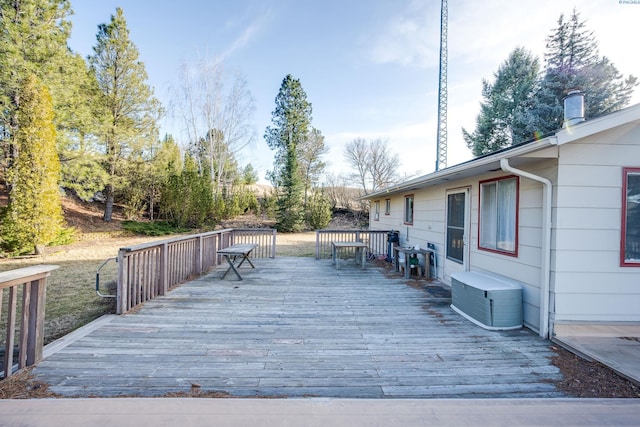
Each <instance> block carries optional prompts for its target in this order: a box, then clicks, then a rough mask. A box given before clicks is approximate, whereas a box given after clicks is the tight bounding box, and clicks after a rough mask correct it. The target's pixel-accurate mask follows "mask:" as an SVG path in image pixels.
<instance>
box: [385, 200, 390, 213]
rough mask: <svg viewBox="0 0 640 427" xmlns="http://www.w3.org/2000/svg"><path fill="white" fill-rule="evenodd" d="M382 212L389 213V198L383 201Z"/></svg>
mask: <svg viewBox="0 0 640 427" xmlns="http://www.w3.org/2000/svg"><path fill="white" fill-rule="evenodd" d="M384 214H385V215H391V199H387V200H385V201H384Z"/></svg>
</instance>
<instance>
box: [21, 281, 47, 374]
mask: <svg viewBox="0 0 640 427" xmlns="http://www.w3.org/2000/svg"><path fill="white" fill-rule="evenodd" d="M46 284H47V279H46V278H44V277H43V278H40V279H38V280H34V281H32V282H31V283H30V284H29V285H27V286H29V287H31V292H30V294H31V299H30V302H29V339H28V340H27V365H29V366H30V365H33V364H36V363H38V362H39V361H40V360H41V359H42V347H43V346H44V309H45V301H46V292H47V288H46ZM23 310H26V308H23Z"/></svg>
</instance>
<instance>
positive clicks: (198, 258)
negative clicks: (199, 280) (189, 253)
mask: <svg viewBox="0 0 640 427" xmlns="http://www.w3.org/2000/svg"><path fill="white" fill-rule="evenodd" d="M195 246H196V247H195V248H194V250H195V252H196V253H195V254H194V257H195V261H196V274H197V275H200V274H202V256H203V255H202V252H203V251H202V234H198V235H197V236H196V245H195Z"/></svg>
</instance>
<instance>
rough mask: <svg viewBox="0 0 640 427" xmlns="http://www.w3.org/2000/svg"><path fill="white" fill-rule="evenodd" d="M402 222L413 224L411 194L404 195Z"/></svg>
mask: <svg viewBox="0 0 640 427" xmlns="http://www.w3.org/2000/svg"><path fill="white" fill-rule="evenodd" d="M404 223H405V224H408V225H412V224H413V194H410V195H408V196H404Z"/></svg>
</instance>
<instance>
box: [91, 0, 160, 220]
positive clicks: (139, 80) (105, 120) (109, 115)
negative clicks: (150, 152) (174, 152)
mask: <svg viewBox="0 0 640 427" xmlns="http://www.w3.org/2000/svg"><path fill="white" fill-rule="evenodd" d="M96 38H97V44H96V46H94V48H93V51H94V54H93V55H92V56H90V57H89V63H90V64H91V67H92V70H93V71H94V72H95V75H96V77H97V80H98V85H99V88H100V91H101V107H102V110H101V112H102V115H101V128H100V130H99V138H100V140H101V141H102V143H103V145H104V153H105V156H106V157H105V169H106V171H107V173H108V181H107V184H106V187H105V193H106V194H105V197H106V205H105V211H104V220H105V221H107V222H108V221H111V216H112V213H113V204H114V197H115V193H116V191H117V190H118V189H119V188H126V186H127V182H126V180H124V179H123V178H124V171H125V170H126V168H125V166H124V164H125V162H126V161H127V160H128V156H129V154H130V153H134V152H140V151H142V150H145V149H146V148H147V147H148V145H149V144H151V143H153V141H155V140H157V124H156V120H157V119H158V117H159V116H160V115H161V113H162V108H161V107H160V103H159V102H158V100H157V99H156V98H155V97H154V96H153V89H152V88H151V87H149V86H148V85H147V84H146V83H145V81H146V80H147V73H146V71H145V68H144V64H143V63H142V62H141V61H140V60H139V53H138V49H137V48H136V46H135V45H134V44H133V42H132V41H131V40H130V39H129V30H128V28H127V23H126V20H125V18H124V13H123V11H122V9H120V8H117V9H116V14H115V15H112V16H111V22H110V23H109V24H100V25H99V26H98V34H97V37H96Z"/></svg>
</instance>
